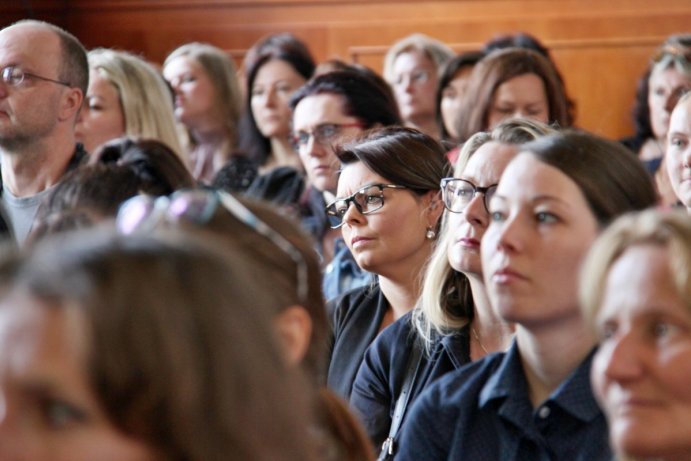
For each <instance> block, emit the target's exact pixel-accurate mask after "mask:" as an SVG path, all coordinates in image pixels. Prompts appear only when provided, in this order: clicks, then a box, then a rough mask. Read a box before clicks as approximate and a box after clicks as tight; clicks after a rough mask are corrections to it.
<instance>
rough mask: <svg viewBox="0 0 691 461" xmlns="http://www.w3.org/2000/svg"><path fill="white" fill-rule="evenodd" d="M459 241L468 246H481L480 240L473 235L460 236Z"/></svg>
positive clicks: (476, 247) (475, 247)
mask: <svg viewBox="0 0 691 461" xmlns="http://www.w3.org/2000/svg"><path fill="white" fill-rule="evenodd" d="M457 241H458V243H459V244H460V245H461V246H463V247H466V248H472V249H478V248H480V241H479V240H477V239H474V238H472V237H462V238H459V239H458V240H457Z"/></svg>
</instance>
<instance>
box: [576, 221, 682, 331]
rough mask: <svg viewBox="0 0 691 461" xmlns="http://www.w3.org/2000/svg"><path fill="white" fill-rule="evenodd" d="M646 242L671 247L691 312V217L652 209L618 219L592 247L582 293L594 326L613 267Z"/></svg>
mask: <svg viewBox="0 0 691 461" xmlns="http://www.w3.org/2000/svg"><path fill="white" fill-rule="evenodd" d="M645 244H652V245H657V246H660V247H663V248H666V249H667V254H668V255H669V264H670V269H671V270H670V273H671V274H672V279H673V282H674V286H675V287H676V289H677V292H678V293H679V296H680V297H681V299H684V300H685V301H686V308H687V309H688V310H689V311H691V217H690V216H689V215H688V214H687V213H686V212H685V211H667V212H665V211H659V210H655V209H650V210H645V211H642V212H638V213H629V214H627V215H624V216H622V217H621V218H619V219H617V220H616V221H615V222H614V223H613V224H612V225H611V226H610V227H609V228H607V229H606V230H605V231H604V232H603V233H602V235H601V236H600V237H599V238H598V239H597V240H596V242H595V244H594V245H593V246H592V248H591V249H590V251H589V253H588V256H587V258H586V260H585V262H584V264H583V266H582V269H581V283H580V292H579V295H580V301H581V310H582V312H583V316H584V318H585V319H586V321H587V322H588V323H589V324H590V325H591V327H593V326H594V320H595V316H596V315H597V312H598V310H599V308H600V305H601V304H602V297H603V295H604V291H605V283H606V280H607V273H608V272H609V270H610V268H611V267H612V265H613V264H614V263H615V261H616V260H617V259H618V258H619V257H620V256H621V255H622V254H624V253H625V252H626V250H627V249H629V248H631V247H632V246H635V245H645Z"/></svg>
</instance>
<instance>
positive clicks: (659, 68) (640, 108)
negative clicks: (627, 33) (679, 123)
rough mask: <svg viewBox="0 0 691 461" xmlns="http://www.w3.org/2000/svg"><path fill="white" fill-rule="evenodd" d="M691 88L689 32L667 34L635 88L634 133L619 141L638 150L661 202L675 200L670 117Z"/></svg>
mask: <svg viewBox="0 0 691 461" xmlns="http://www.w3.org/2000/svg"><path fill="white" fill-rule="evenodd" d="M689 90H691V34H686V35H673V36H671V37H669V38H668V39H667V40H666V41H665V42H664V43H663V44H662V45H661V46H660V48H659V49H658V50H657V51H656V52H655V54H654V55H653V57H652V59H651V61H650V67H649V69H648V71H647V72H646V73H645V75H643V77H642V78H641V81H640V83H639V87H638V91H637V92H636V104H635V106H634V109H633V115H634V125H635V127H636V134H635V135H634V136H632V137H630V138H626V139H623V140H622V143H623V144H624V145H625V146H627V147H628V148H629V149H631V150H632V151H634V152H635V153H637V154H638V158H639V159H641V161H642V162H643V164H644V165H645V167H646V169H647V170H648V172H649V173H650V174H651V175H653V176H654V178H655V183H656V186H657V189H658V193H659V194H660V199H661V202H662V204H663V205H671V204H673V203H676V197H675V195H674V192H673V191H672V187H671V186H670V184H669V178H668V177H667V173H666V171H665V168H664V167H662V168H661V165H662V163H663V157H664V155H665V145H666V138H667V131H668V130H669V120H670V116H671V113H672V110H673V109H674V106H675V105H676V103H677V101H678V100H679V98H680V97H681V95H682V94H684V93H685V92H687V91H689Z"/></svg>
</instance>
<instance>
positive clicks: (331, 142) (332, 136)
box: [290, 67, 402, 299]
mask: <svg viewBox="0 0 691 461" xmlns="http://www.w3.org/2000/svg"><path fill="white" fill-rule="evenodd" d="M356 69H357V68H355V67H353V68H352V70H348V71H336V72H329V73H327V74H324V75H320V76H318V77H315V78H314V79H313V80H311V81H310V82H309V83H307V84H306V85H305V86H303V87H302V88H300V89H299V90H298V91H297V92H296V93H295V95H294V96H293V98H292V100H291V102H290V105H291V107H292V108H293V134H294V135H293V137H294V146H295V149H296V150H297V152H298V154H299V156H300V160H301V161H302V165H303V167H304V169H305V172H306V174H307V181H308V186H307V189H306V190H305V192H304V193H303V194H302V198H301V200H300V202H301V203H300V205H301V215H302V216H301V219H302V222H303V224H304V225H305V228H307V229H308V231H309V232H310V233H311V234H312V235H313V236H314V237H315V239H316V241H317V248H318V250H319V253H320V254H321V256H322V262H323V263H324V264H325V265H326V268H325V270H324V297H325V299H332V298H335V297H336V296H338V295H339V294H341V293H343V292H345V291H348V290H349V289H351V288H355V287H358V286H361V285H363V284H365V283H369V281H370V279H371V277H370V274H368V273H366V272H364V271H362V270H361V269H360V268H359V267H358V266H357V264H356V263H355V261H354V260H353V258H352V256H351V254H350V250H348V248H347V246H346V245H345V243H344V242H343V240H342V239H341V238H340V235H341V232H340V231H339V230H338V229H331V228H330V227H329V222H328V219H327V216H326V212H325V207H326V204H327V203H331V201H333V199H334V197H335V195H336V187H337V186H338V171H339V169H340V167H341V165H340V162H339V161H338V158H337V157H336V153H335V148H336V145H338V144H341V143H343V142H346V141H347V140H349V139H352V138H353V137H355V136H357V135H358V134H360V133H362V132H363V131H364V130H367V129H370V128H373V127H383V126H390V125H400V124H401V123H402V121H401V118H400V117H399V115H398V107H397V106H396V102H395V100H394V99H393V98H392V97H390V95H389V94H387V93H386V92H384V91H383V90H382V89H381V88H382V85H384V86H385V85H386V83H385V82H384V81H383V80H381V81H380V82H379V83H378V81H377V80H375V78H377V77H376V74H373V75H369V74H368V73H366V72H367V71H364V70H360V69H357V70H356Z"/></svg>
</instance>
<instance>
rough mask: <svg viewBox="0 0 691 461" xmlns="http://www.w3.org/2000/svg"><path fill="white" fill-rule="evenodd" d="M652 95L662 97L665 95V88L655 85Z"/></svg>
mask: <svg viewBox="0 0 691 461" xmlns="http://www.w3.org/2000/svg"><path fill="white" fill-rule="evenodd" d="M653 95H655V96H657V97H664V96H665V89H664V88H662V87H659V86H658V87H655V88H653Z"/></svg>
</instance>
